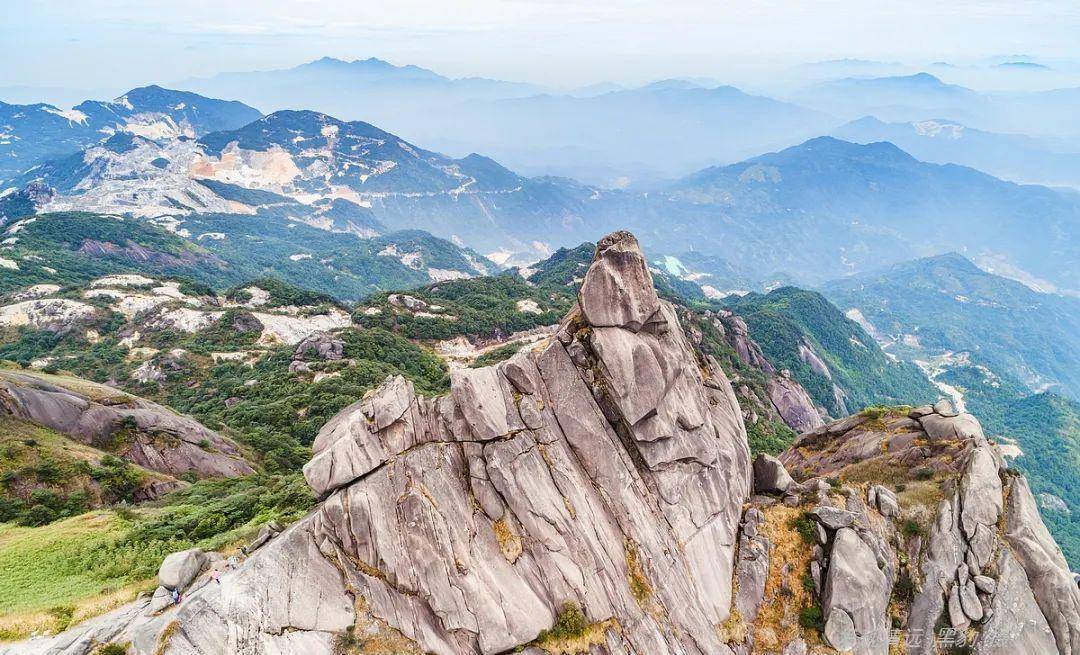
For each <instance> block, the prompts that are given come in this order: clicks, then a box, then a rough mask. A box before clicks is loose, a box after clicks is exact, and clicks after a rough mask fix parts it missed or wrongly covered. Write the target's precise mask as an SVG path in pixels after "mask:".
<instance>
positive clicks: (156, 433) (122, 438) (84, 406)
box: [0, 371, 254, 477]
mask: <svg viewBox="0 0 1080 655" xmlns="http://www.w3.org/2000/svg"><path fill="white" fill-rule="evenodd" d="M0 412H6V413H8V414H12V415H14V416H17V417H19V418H23V419H27V420H30V421H33V422H35V423H38V424H40V425H44V426H45V427H47V428H51V429H53V430H56V431H57V432H60V433H62V434H65V435H67V436H69V437H71V438H72V439H74V440H76V441H79V442H82V443H85V444H89V445H92V446H108V449H109V450H110V451H114V452H116V453H117V454H118V455H119V456H121V457H123V458H124V459H126V460H128V461H131V462H133V463H135V464H138V465H140V466H142V467H144V468H148V469H150V470H152V471H158V472H161V473H166V474H168V475H173V476H176V475H180V474H181V473H186V472H189V471H190V472H194V473H195V474H197V475H199V476H200V477H235V476H238V475H247V474H249V473H253V472H254V469H252V468H251V466H250V465H249V464H248V463H247V461H245V460H244V459H243V457H242V455H241V453H240V449H239V448H238V447H237V446H236V444H235V443H233V442H232V441H231V440H229V439H227V438H225V437H223V436H221V435H220V434H218V433H216V432H214V431H213V430H210V429H208V428H206V427H205V426H203V425H202V424H200V423H199V422H198V421H196V420H194V419H192V418H190V417H188V416H183V415H181V414H176V413H175V412H173V411H171V410H169V409H167V408H165V407H162V406H161V405H158V404H157V403H153V402H150V401H148V400H144V399H142V398H137V397H135V396H131V395H129V394H126V393H123V392H121V391H117V390H116V389H113V388H111V387H107V386H105V385H102V384H95V383H93V382H88V381H86V380H75V379H70V378H56V377H48V376H41V375H36V374H31V373H23V372H15V371H0Z"/></svg>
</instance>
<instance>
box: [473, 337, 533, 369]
mask: <svg viewBox="0 0 1080 655" xmlns="http://www.w3.org/2000/svg"><path fill="white" fill-rule="evenodd" d="M519 350H521V344H520V343H508V344H506V345H504V346H499V347H498V348H495V349H494V350H490V351H488V352H486V353H484V354H483V355H480V356H479V357H477V358H476V361H474V362H473V363H472V364H471V365H470V366H471V368H483V367H484V366H491V365H492V364H498V363H499V362H502V361H505V360H507V359H510V358H511V357H513V356H514V355H516V354H517V352H518V351H519Z"/></svg>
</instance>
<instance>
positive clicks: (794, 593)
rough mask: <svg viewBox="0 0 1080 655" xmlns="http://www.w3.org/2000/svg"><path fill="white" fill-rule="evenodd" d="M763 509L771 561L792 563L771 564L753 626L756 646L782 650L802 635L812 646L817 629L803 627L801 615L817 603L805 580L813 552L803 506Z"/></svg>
mask: <svg viewBox="0 0 1080 655" xmlns="http://www.w3.org/2000/svg"><path fill="white" fill-rule="evenodd" d="M763 511H764V514H765V524H764V525H763V526H762V531H763V532H764V534H765V536H766V537H768V538H769V541H771V542H772V544H773V550H772V552H771V553H770V554H769V561H771V562H774V563H776V562H784V563H786V564H788V565H789V566H770V567H769V577H768V578H767V579H766V580H765V597H764V599H763V600H762V603H761V608H760V609H759V610H758V615H757V617H756V618H755V619H754V625H753V626H752V628H751V629H752V630H753V634H754V644H755V647H757V648H760V649H762V651H763V652H773V651H776V652H779V651H780V650H781V649H782V648H783V647H784V645H786V644H789V643H791V642H792V641H793V640H794V639H795V638H796V637H799V636H802V637H803V638H804V639H806V640H807V642H808V643H809V644H810V645H811V646H813V645H814V644H815V643H816V642H817V639H818V637H817V633H816V631H813V630H809V629H807V630H800V625H801V622H800V619H801V618H802V617H803V615H804V614H807V615H809V613H811V612H812V611H813V610H812V609H811V608H813V607H815V606H816V601H815V599H814V595H813V592H812V591H811V590H808V589H807V588H806V586H805V585H804V584H803V576H804V575H805V572H806V571H807V570H808V569H809V567H810V557H811V552H812V549H811V548H810V547H809V546H808V545H807V539H806V537H805V536H804V534H805V533H806V532H807V530H806V523H804V521H803V520H800V519H804V520H806V516H805V514H804V513H803V510H801V509H798V508H796V507H786V506H784V505H774V506H772V507H766V508H765V509H764V510H763ZM807 522H808V520H807ZM810 538H811V539H812V538H813V537H812V536H811V537H810ZM819 611H820V609H819Z"/></svg>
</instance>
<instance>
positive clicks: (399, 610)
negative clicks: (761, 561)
mask: <svg viewBox="0 0 1080 655" xmlns="http://www.w3.org/2000/svg"><path fill="white" fill-rule="evenodd" d="M581 306H582V311H581V312H572V313H571V315H570V317H569V318H568V321H567V322H566V323H565V324H564V326H563V328H562V329H561V331H560V333H559V334H558V335H557V338H554V339H552V340H550V341H549V342H547V343H546V344H541V345H540V346H538V347H536V348H534V349H532V350H527V351H525V352H522V353H519V354H518V355H517V356H515V357H514V358H512V359H510V360H509V361H506V362H503V363H501V364H499V365H497V366H493V367H488V368H483V369H466V370H462V371H456V372H455V373H454V375H453V376H452V380H451V392H450V393H449V394H448V395H446V396H442V397H439V398H422V397H419V396H417V395H416V394H415V392H414V390H413V387H412V385H411V384H410V383H409V382H408V381H406V380H405V379H404V378H400V377H399V378H390V379H388V380H387V381H386V383H385V384H384V385H383V386H382V387H380V388H379V389H377V390H375V391H374V392H372V393H370V394H368V395H367V396H366V397H365V398H363V399H361V400H360V401H358V402H357V403H355V404H353V405H352V406H349V407H347V408H345V409H344V410H342V412H340V413H339V414H338V415H337V416H335V417H334V418H333V419H331V420H330V421H329V422H328V423H327V424H326V425H325V426H324V428H323V429H322V431H321V432H320V434H319V436H318V438H317V439H316V441H315V443H314V444H313V451H314V456H313V458H312V461H311V462H310V463H309V464H308V465H307V466H306V467H305V470H304V474H305V476H306V478H307V480H308V481H309V482H310V483H311V485H312V487H313V489H315V491H316V492H317V493H318V495H319V496H320V497H323V498H325V502H323V504H322V505H321V506H320V507H319V509H318V510H317V511H316V512H314V513H313V514H312V515H310V516H309V517H307V518H306V519H304V520H302V521H301V522H300V523H299V524H297V525H296V526H294V527H293V528H291V529H290V530H289V531H287V532H286V533H285V534H283V535H282V536H280V537H278V538H276V539H274V540H272V541H271V542H270V543H269V544H268V545H266V546H264V547H263V548H261V549H259V550H258V551H256V552H255V554H254V555H253V556H252V558H251V560H250V562H249V564H248V565H245V567H244V568H243V569H242V573H243V576H242V577H243V579H244V582H243V586H244V587H243V593H240V592H239V591H237V586H238V582H237V581H236V578H235V577H234V579H233V580H231V581H227V580H226V579H225V578H223V579H222V584H221V586H220V590H218V589H217V588H216V586H214V587H215V588H214V589H210V590H205V589H204V590H200V591H199V592H196V593H195V594H193V596H192V598H191V600H190V601H185V603H184V604H183V605H182V606H181V608H180V609H179V611H178V612H177V616H176V620H178V621H179V625H180V629H179V630H178V631H177V632H176V633H175V634H174V636H173V637H172V640H171V641H170V643H169V645H168V648H166V649H165V651H164V652H166V653H194V652H198V653H201V654H210V653H231V652H245V653H270V652H277V651H275V650H272V648H271V646H272V647H273V648H277V649H279V650H281V649H283V648H284V644H283V642H282V641H281V640H282V639H284V637H285V635H290V638H291V639H301V638H306V639H310V642H308V641H305V642H304V647H305V648H306V649H308V650H305V651H303V652H312V653H326V652H329V650H328V649H329V643H330V641H331V640H330V639H329V636H331V635H330V633H333V632H340V631H343V630H344V629H345V628H346V627H348V626H349V625H350V624H352V623H353V621H354V618H353V616H352V615H353V611H352V605H353V604H357V605H360V606H363V607H364V608H366V609H365V610H364V612H366V613H367V614H369V615H370V617H375V618H377V619H378V620H379V621H382V622H385V624H386V625H387V626H388V627H389V628H391V629H392V630H394V631H396V633H398V634H400V636H401V637H402V638H404V639H406V640H408V641H410V642H412V643H414V644H415V645H416V647H417V649H418V650H419V651H422V652H431V653H440V654H444V653H445V654H457V653H469V654H472V653H501V652H506V651H509V650H512V649H514V648H517V647H519V646H526V645H527V644H529V642H531V641H532V640H533V639H534V638H535V637H536V636H537V634H539V633H540V632H541V631H542V630H544V629H546V628H549V627H551V625H552V624H553V623H554V622H555V621H556V618H557V616H558V614H559V612H560V610H561V608H562V607H563V605H564V604H565V603H566V602H567V601H573V602H576V603H577V604H578V605H579V606H580V607H581V609H582V611H583V612H584V614H585V616H586V617H587V618H588V620H589V621H593V622H596V623H597V625H608V624H605V623H604V622H605V621H609V620H614V621H617V622H618V625H619V626H620V630H619V632H618V633H617V634H616V633H614V632H612V633H611V636H609V637H608V638H607V639H605V640H604V641H605V642H606V643H608V644H610V646H601V647H600V650H594V651H593V652H597V653H607V652H612V653H614V652H626V651H632V652H647V653H655V654H657V655H661V654H663V653H689V654H694V653H697V654H701V655H704V654H705V653H708V654H710V655H712V654H722V653H726V652H730V651H729V649H728V646H727V645H726V644H725V643H723V642H722V641H721V640H720V637H719V635H718V633H717V630H716V626H718V625H720V624H722V623H723V622H724V621H725V620H726V619H727V618H728V616H729V614H730V610H731V604H732V584H731V580H732V577H733V573H734V568H735V564H734V555H735V546H736V539H737V534H738V528H739V522H740V518H741V515H742V504H743V502H744V501H745V500H746V499H747V497H748V496H749V491H750V462H749V453H748V449H747V445H746V434H745V431H744V428H743V426H742V421H741V416H740V413H739V407H738V403H737V402H736V400H735V398H734V393H733V392H732V390H731V388H730V385H729V384H728V382H727V380H726V379H725V378H724V376H723V373H722V372H721V371H720V369H719V367H717V366H716V365H715V363H708V364H706V366H704V367H703V366H702V365H701V364H700V362H699V360H698V359H697V358H696V356H695V354H694V352H693V350H692V348H691V346H690V344H689V343H688V341H687V339H686V337H685V336H684V334H683V332H682V330H681V329H680V328H679V322H678V319H677V317H676V315H675V312H674V309H673V308H672V307H671V305H669V304H668V303H666V302H661V301H660V300H659V299H658V298H657V297H656V294H655V291H654V290H653V289H652V286H651V280H650V278H649V274H648V271H647V268H646V267H645V262H644V259H643V257H642V255H641V252H640V250H639V249H638V248H637V245H636V242H635V241H634V240H633V238H632V237H630V236H629V235H625V234H616V235H613V236H612V237H610V238H608V239H605V240H603V241H602V242H601V245H600V247H599V248H598V252H597V259H596V262H595V263H594V265H593V267H592V268H591V269H590V271H589V273H588V274H587V277H586V281H585V283H584V285H583V287H582V294H581ZM765 557H767V555H765ZM260 562H265V564H257V563H260ZM252 563H256V564H252ZM293 566H306V567H309V568H313V567H314V568H318V567H327V569H328V570H329V571H333V575H330V574H329V573H327V576H328V577H327V580H326V581H325V582H324V583H321V584H314V582H315V581H312V580H304V579H303V578H302V577H299V576H298V575H297V574H295V573H291V572H290V573H285V571H289V569H290V568H291V567H293ZM256 567H263V568H264V569H265V570H264V571H263V572H262V574H261V575H256V574H255V573H254V572H251V573H249V571H250V570H252V569H253V568H256ZM266 567H269V568H266ZM331 578H332V580H331ZM282 579H283V580H285V581H287V582H288V583H290V584H292V583H293V581H294V579H295V582H296V586H295V587H293V589H294V590H293V591H292V592H290V593H291V594H292V597H291V599H290V601H289V604H288V607H290V608H293V609H292V610H291V611H293V612H296V611H301V610H302V611H304V612H307V613H306V614H304V615H302V616H298V617H291V618H289V619H288V620H287V621H284V620H282V619H280V618H275V619H274V620H267V618H266V615H267V613H270V614H280V610H277V609H275V608H274V607H272V606H266V603H268V602H269V601H268V600H267V599H266V598H265V597H266V596H267V595H270V596H279V595H284V594H283V593H282V592H277V591H274V592H272V593H271V590H272V589H274V585H275V584H277V583H279V581H280V580H282ZM260 585H261V586H260ZM345 590H348V592H346V591H345ZM317 594H322V595H321V596H318V597H316V595H317ZM342 596H344V597H345V598H342ZM327 603H329V605H327ZM339 603H340V604H343V605H348V607H349V610H348V611H347V612H346V611H345V610H344V609H342V610H341V611H339V610H337V609H333V608H335V607H337V605H338V604H339ZM320 606H325V607H327V611H326V613H325V615H322V614H319V615H317V614H313V612H317V610H318V608H319V607H320ZM241 610H243V611H241ZM361 613H363V612H361ZM356 620H360V619H356ZM280 625H288V626H289V629H288V630H287V631H283V630H281V628H280V627H275V626H280ZM601 634H603V633H601ZM302 635H307V637H302ZM617 644H622V646H620V647H616V645H617ZM293 647H295V645H293ZM609 647H610V648H612V649H613V650H610V651H609V650H606V648H609ZM293 652H300V651H293Z"/></svg>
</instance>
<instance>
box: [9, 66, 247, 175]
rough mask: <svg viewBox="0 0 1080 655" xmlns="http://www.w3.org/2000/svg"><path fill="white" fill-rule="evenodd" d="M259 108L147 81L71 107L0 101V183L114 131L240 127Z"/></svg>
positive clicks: (188, 132)
mask: <svg viewBox="0 0 1080 655" xmlns="http://www.w3.org/2000/svg"><path fill="white" fill-rule="evenodd" d="M261 115H262V114H261V113H260V112H259V111H258V110H256V109H253V108H251V107H248V106H247V105H245V104H243V103H240V102H236V101H227V100H216V99H213V98H207V97H204V96H199V95H196V94H194V93H187V92H182V91H172V90H167V89H163V88H161V87H159V86H147V87H141V88H137V89H132V90H131V91H129V92H127V93H125V94H124V95H122V96H120V97H119V98H116V99H115V100H113V101H111V102H102V101H97V100H87V101H85V102H82V103H80V104H78V105H75V106H74V107H72V108H71V109H60V108H58V107H54V106H52V105H48V104H40V103H39V104H31V105H9V104H6V103H3V102H0V184H3V183H4V180H10V179H11V178H12V177H14V176H15V175H16V174H18V173H21V172H23V171H26V170H27V169H29V168H31V167H33V166H35V165H37V164H40V163H42V162H44V161H46V160H49V159H54V158H57V157H61V156H63V155H68V154H72V153H76V152H79V151H80V150H82V149H83V148H87V147H89V146H91V145H93V144H96V143H99V142H101V141H104V140H106V139H107V138H109V137H111V136H113V135H115V134H118V133H120V134H130V135H136V136H143V137H148V138H161V137H170V136H172V137H179V136H184V137H188V138H193V137H195V136H198V135H202V134H206V133H207V132H211V131H214V130H222V129H230V128H236V127H240V126H242V125H245V124H247V123H250V122H251V121H253V120H255V119H256V118H258V117H259V116H261Z"/></svg>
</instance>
